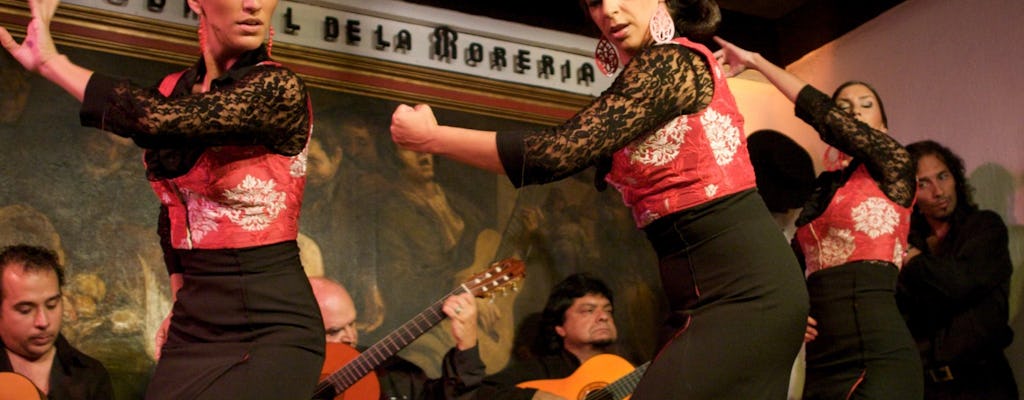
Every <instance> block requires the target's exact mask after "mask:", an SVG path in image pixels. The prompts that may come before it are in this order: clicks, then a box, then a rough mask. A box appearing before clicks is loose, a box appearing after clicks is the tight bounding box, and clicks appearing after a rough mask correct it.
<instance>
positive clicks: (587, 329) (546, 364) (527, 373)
mask: <svg viewBox="0 0 1024 400" xmlns="http://www.w3.org/2000/svg"><path fill="white" fill-rule="evenodd" d="M612 302H613V298H612V291H611V289H609V288H608V286H607V285H605V283H604V282H602V281H601V280H599V279H597V278H594V277H593V276H591V275H589V274H585V273H578V274H573V275H570V276H569V277H567V278H565V279H564V280H562V281H561V282H559V283H558V284H556V285H555V286H554V288H552V289H551V293H550V294H549V295H548V300H547V304H546V305H545V306H544V311H543V313H542V314H541V321H540V331H539V332H538V334H537V337H536V341H535V342H534V349H533V352H534V353H536V354H535V355H534V356H533V357H532V358H528V359H525V360H519V361H514V362H513V363H512V364H510V365H509V366H508V367H506V368H505V369H504V370H502V371H501V372H499V373H497V374H495V375H492V376H489V377H487V378H485V379H484V382H483V385H482V386H481V388H480V390H479V391H478V392H477V398H478V399H488V400H490V399H494V400H502V399H516V400H519V399H562V397H559V396H557V395H555V394H553V393H549V392H545V391H540V390H537V389H522V388H517V387H516V384H518V383H520V382H525V381H532V380H538V379H561V378H565V377H568V376H569V375H572V373H573V372H574V371H576V368H578V367H579V366H580V365H581V364H582V363H584V362H586V361H587V360H588V359H590V358H591V357H593V356H596V355H598V354H602V353H609V352H611V350H612V348H613V346H614V344H615V340H616V338H617V335H618V333H617V331H616V328H615V318H614V316H613V313H612V311H613V308H612Z"/></svg>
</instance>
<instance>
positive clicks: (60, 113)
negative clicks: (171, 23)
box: [0, 0, 664, 399]
mask: <svg viewBox="0 0 1024 400" xmlns="http://www.w3.org/2000/svg"><path fill="white" fill-rule="evenodd" d="M71 11H75V12H76V13H78V14H69V13H68V11H66V9H64V8H63V6H62V12H61V13H60V14H59V15H58V19H57V22H55V25H54V26H55V32H57V33H56V35H57V37H58V39H59V46H60V50H61V51H62V52H64V53H66V54H67V55H68V56H69V57H70V58H71V59H72V60H74V61H76V62H78V63H80V64H81V65H83V66H85V67H87V68H91V69H95V70H99V71H104V72H106V73H108V74H111V75H115V76H122V77H126V78H129V79H131V80H133V81H134V82H136V83H138V84H142V85H155V84H156V83H157V82H159V80H160V78H161V77H162V76H164V75H165V74H167V73H170V72H173V71H177V70H180V69H183V68H185V67H186V66H187V64H188V63H190V62H192V61H193V59H194V57H193V56H192V55H191V54H194V53H189V52H191V51H195V48H194V47H189V46H194V45H193V44H189V43H190V42H189V41H188V40H185V39H182V38H188V36H190V35H191V34H192V33H191V32H187V31H185V32H177V31H175V29H180V28H176V27H170V28H168V27H162V28H159V29H162V35H163V36H164V37H168V36H169V37H172V39H173V37H175V36H177V37H179V39H173V40H171V41H152V40H151V38H150V37H149V36H148V35H147V34H145V29H150V28H146V27H145V24H138V23H137V21H132V20H130V19H129V20H127V21H129V22H131V24H130V26H121V25H124V24H125V22H124V21H126V20H125V19H124V18H121V17H114V16H111V15H108V14H103V13H97V12H93V11H89V10H76V9H74V8H73V7H72V8H71ZM79 14H80V15H79ZM76 15H78V16H76ZM25 18H26V10H25V9H24V6H23V4H22V5H19V4H14V3H10V2H7V0H0V22H3V23H4V25H5V26H8V27H11V26H14V27H15V28H16V27H18V26H21V27H23V26H24V21H25ZM97 20H98V21H100V22H102V23H101V24H99V26H98V25H97V24H95V22H96V21H97ZM153 29H157V28H153ZM159 29H158V30H159ZM15 32H16V33H17V29H15ZM167 32H171V34H168V33H167ZM175 32H177V33H175ZM174 41H179V42H181V43H185V44H179V43H177V42H174ZM124 43H131V45H125V44H124ZM139 43H142V44H139ZM133 46H135V47H133ZM183 49H184V50H183ZM274 54H275V56H276V57H277V58H278V59H280V60H281V61H283V62H284V63H285V64H286V65H287V66H289V67H292V68H293V69H295V70H296V71H298V72H300V74H301V75H302V76H303V78H304V79H305V80H306V82H307V84H308V85H309V86H310V93H311V97H312V99H313V103H314V109H315V111H314V112H315V128H314V136H313V141H312V142H311V145H310V149H309V150H310V152H309V166H310V168H309V169H308V170H309V173H310V175H309V179H308V183H307V188H306V197H305V203H304V204H303V212H302V219H301V231H302V235H301V236H300V245H301V248H302V256H303V263H304V266H305V267H306V269H307V272H308V273H309V274H311V275H325V276H328V277H331V278H334V279H336V280H338V281H340V282H342V283H343V284H344V285H346V286H347V287H348V289H349V290H350V292H351V293H352V295H353V297H354V299H355V302H356V306H357V308H358V309H359V317H358V321H357V322H358V326H359V329H360V344H361V345H370V344H373V343H374V342H375V341H376V340H378V339H380V338H382V337H383V336H385V335H386V334H387V333H389V332H390V331H391V330H392V329H394V328H396V327H398V326H400V325H402V324H403V323H405V322H407V321H408V320H409V319H410V318H412V317H413V316H414V315H416V314H417V313H419V312H420V311H422V310H424V309H425V308H427V307H428V306H430V305H431V304H432V303H433V302H434V301H436V300H438V299H440V298H441V297H443V296H444V295H446V294H447V293H448V292H449V291H450V290H452V289H453V288H455V287H456V286H457V285H458V284H459V283H460V282H462V281H463V280H465V279H467V278H468V277H469V276H470V275H471V274H473V273H476V272H480V271H483V270H484V269H486V268H487V267H488V266H489V265H490V264H491V263H492V262H494V261H496V260H499V259H503V258H506V257H512V256H515V257H518V258H520V259H522V260H524V261H525V264H526V278H525V279H524V280H523V281H521V282H520V284H519V285H518V291H510V292H508V293H507V294H506V295H503V296H502V295H499V296H497V297H495V298H493V299H481V300H480V302H479V304H480V323H481V329H482V334H481V335H480V336H481V346H482V350H483V356H484V358H485V362H486V363H487V369H488V372H496V371H498V370H500V369H501V368H502V367H503V366H504V365H505V364H506V363H507V362H508V361H509V360H510V358H512V357H516V356H517V354H521V352H522V351H524V350H525V349H526V348H528V347H529V345H530V341H531V340H532V339H533V338H532V335H531V333H532V332H531V330H530V329H529V328H525V329H522V330H523V331H524V332H523V333H522V334H518V335H517V330H519V329H521V327H528V326H530V325H529V324H530V323H532V322H535V318H534V317H535V315H533V314H534V313H536V312H539V311H540V310H541V309H542V308H543V305H544V300H545V298H546V296H547V293H548V291H549V289H550V287H551V286H552V285H553V284H554V283H555V282H557V281H558V280H560V279H561V278H563V277H564V276H566V275H568V274H570V273H574V272H584V271H585V272H591V273H593V274H595V275H597V276H598V277H600V278H603V279H604V280H605V281H606V282H608V283H609V285H610V286H611V287H612V289H613V290H614V292H615V295H616V297H615V307H616V310H617V311H616V320H617V323H618V327H619V332H620V337H621V341H620V352H621V353H622V354H623V355H626V356H627V357H629V358H631V359H632V360H633V361H642V360H646V359H649V358H650V357H651V356H652V354H653V351H654V346H655V331H656V329H655V327H656V325H657V324H658V323H659V321H660V320H661V315H662V313H663V310H664V304H663V296H662V294H661V292H660V287H659V285H658V283H657V282H658V278H657V272H656V267H655V265H656V261H655V257H654V254H653V251H652V250H651V249H650V248H649V246H648V244H647V243H646V241H645V239H644V238H643V236H642V234H641V233H640V232H639V231H637V230H636V228H635V227H634V226H633V223H632V221H631V219H630V218H629V215H628V212H627V210H626V208H625V207H624V206H623V205H622V202H621V199H620V198H619V197H618V194H617V193H615V192H614V191H613V190H609V191H606V192H597V191H596V190H595V189H594V188H593V185H592V182H593V172H592V170H588V171H585V172H583V173H581V174H580V175H579V176H577V177H573V178H570V179H567V180H565V181H563V182H559V183H556V184H551V185H545V186H540V187H532V188H527V189H523V190H515V189H513V188H512V186H511V185H510V184H509V183H508V182H507V180H506V178H504V177H495V176H494V175H492V174H489V173H485V172H481V171H478V170H475V169H472V168H470V167H466V166H464V165H461V164H457V163H454V162H451V161H449V160H446V159H441V158H435V157H430V156H427V155H422V154H414V153H402V152H399V151H397V149H396V148H395V146H394V145H393V144H392V142H391V141H390V134H389V131H388V125H389V123H390V115H391V112H392V111H393V110H394V108H395V106H396V105H398V104H400V103H402V102H405V103H415V102H423V101H426V102H430V103H431V104H432V105H434V106H435V110H436V112H437V117H438V120H439V121H440V122H441V123H442V124H452V125H458V126H466V127H472V128H485V129H499V130H508V129H517V130H518V129H537V128H541V127H543V126H546V125H551V124H553V123H556V121H559V120H561V119H563V118H565V117H566V116H568V115H569V113H570V112H571V110H572V109H575V108H576V107H579V106H581V105H582V104H584V103H585V102H586V101H587V99H586V98H585V97H580V96H576V95H569V94H565V93H561V92H554V91H548V90H545V89H542V88H535V87H523V86H516V85H510V84H507V83H497V82H489V81H485V80H474V79H469V78H464V77H460V76H458V75H455V74H450V73H444V72H437V71H425V70H423V69H422V68H414V69H408V68H406V67H403V66H400V65H394V64H386V63H385V64H381V63H380V62H370V61H367V60H361V59H358V58H352V57H340V56H339V57H331V55H330V54H327V53H324V52H322V51H320V52H318V51H315V50H305V49H302V48H300V47H294V46H292V47H289V46H287V45H281V46H277V45H275V47H274ZM0 62H2V63H0V69H2V70H3V74H2V77H3V78H2V79H3V83H4V84H3V85H0V87H2V88H3V89H4V92H3V93H2V96H0V100H2V102H3V104H2V105H3V110H4V112H3V113H2V114H0V117H2V119H0V245H8V244H12V243H19V242H28V243H32V244H40V245H46V246H49V247H52V248H55V249H57V250H58V251H59V252H61V254H62V256H63V258H64V263H65V265H66V268H67V272H68V280H67V282H68V284H67V286H66V287H65V300H66V302H65V311H66V314H65V319H64V330H63V332H64V334H65V335H66V336H67V337H68V339H69V340H70V341H71V342H72V343H73V344H74V345H76V346H78V347H79V348H80V349H81V350H83V351H85V352H86V353H88V354H90V355H92V356H94V357H96V358H98V359H100V360H101V361H102V362H103V363H104V364H105V365H106V366H107V367H108V369H109V370H110V371H111V372H112V374H113V377H114V380H115V386H116V390H117V392H118V397H119V398H122V399H134V398H141V396H142V393H143V392H144V389H145V385H146V383H147V381H148V377H149V374H150V372H151V370H152V368H153V365H154V360H153V336H154V332H155V330H156V328H157V327H158V326H159V324H160V322H161V321H162V320H163V318H164V317H165V316H166V315H167V312H168V310H169V309H170V299H169V291H168V286H167V273H166V270H165V268H164V265H163V261H162V255H161V250H160V248H159V244H158V238H157V235H156V219H157V212H158V203H157V200H156V198H155V196H154V195H153V194H152V193H151V192H150V189H149V186H148V184H147V182H146V179H145V174H144V173H143V167H142V152H141V150H140V149H138V148H137V147H135V146H134V145H133V144H132V142H131V141H129V140H126V139H123V138H120V137H117V136H115V135H112V134H109V133H106V132H103V131H100V130H95V129H87V128H82V127H80V126H79V120H78V109H79V105H78V103H77V102H76V101H75V100H74V99H73V98H72V97H70V96H69V95H67V94H65V93H64V92H63V91H61V90H60V89H59V88H58V87H56V86H55V85H53V84H50V83H49V82H47V81H45V80H43V79H41V78H39V77H36V76H30V75H28V74H25V73H24V71H22V70H20V67H18V66H15V65H12V63H13V62H12V60H10V58H2V59H0ZM403 88H407V89H408V91H403V90H402V89H403ZM446 330H447V327H446V326H445V325H444V324H442V325H439V326H438V327H436V328H435V329H434V330H432V331H430V332H428V333H427V334H425V335H424V336H423V337H422V338H421V339H419V340H417V341H416V342H415V343H413V344H412V345H410V346H409V347H407V348H406V349H404V350H403V351H402V352H401V355H403V356H405V357H406V358H408V359H409V360H411V361H413V362H415V363H417V364H419V365H420V366H421V367H423V368H424V369H425V370H426V371H427V372H428V374H429V375H432V376H437V375H439V372H440V371H439V362H440V360H441V358H442V356H443V354H444V352H445V351H447V349H448V348H450V346H451V345H452V344H453V343H452V341H451V339H450V338H449V337H448V335H447V333H446Z"/></svg>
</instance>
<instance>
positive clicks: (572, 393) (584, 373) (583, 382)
mask: <svg viewBox="0 0 1024 400" xmlns="http://www.w3.org/2000/svg"><path fill="white" fill-rule="evenodd" d="M633 370H634V368H633V364H630V363H629V361H626V359H624V358H622V357H619V356H617V355H614V354H598V355H596V356H593V357H591V358H590V359H589V360H587V362H585V363H583V364H582V365H580V367H579V368H577V369H576V371H575V372H573V373H572V375H569V376H568V377H566V378H562V379H541V380H535V381H527V382H523V383H520V384H518V385H516V386H518V387H521V388H524V389H540V390H543V391H545V392H551V393H554V394H557V395H559V396H562V397H565V398H566V399H569V400H573V399H576V400H584V399H586V398H587V395H588V394H590V393H591V392H594V391H597V390H601V389H603V388H604V387H605V386H608V385H609V384H611V383H612V382H615V381H616V380H618V379H619V378H622V377H624V376H626V375H628V374H629V373H630V372H633ZM626 398H628V397H626Z"/></svg>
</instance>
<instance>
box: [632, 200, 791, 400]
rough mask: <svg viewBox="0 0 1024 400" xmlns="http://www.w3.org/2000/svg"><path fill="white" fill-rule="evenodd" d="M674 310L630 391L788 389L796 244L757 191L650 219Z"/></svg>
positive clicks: (723, 394) (764, 393)
mask: <svg viewBox="0 0 1024 400" xmlns="http://www.w3.org/2000/svg"><path fill="white" fill-rule="evenodd" d="M645 231H646V232H647V236H648V239H649V240H650V241H651V243H652V245H653V246H654V248H655V251H657V253H658V258H659V265H660V269H661V279H662V285H663V287H664V291H665V294H666V295H667V297H668V299H669V305H670V307H671V310H672V311H671V315H670V318H669V321H668V323H667V324H666V327H665V328H666V332H671V334H670V335H668V336H666V337H665V339H664V341H665V342H667V344H665V345H664V346H663V347H662V349H661V350H660V352H659V354H658V355H657V356H656V357H655V359H654V362H653V363H652V364H651V365H650V367H649V368H648V370H647V372H646V374H645V375H644V377H643V379H642V380H641V381H640V383H639V384H638V386H637V388H636V391H635V392H634V394H633V397H632V398H633V399H636V400H648V399H658V400H661V399H716V400H725V399H743V400H749V399H784V398H785V397H786V392H787V389H788V387H789V373H790V369H791V367H792V365H793V361H794V360H795V359H796V355H797V353H798V352H799V350H800V344H801V342H802V338H803V332H804V327H805V326H806V322H807V310H808V300H807V289H806V286H805V285H804V280H803V276H802V274H801V272H800V267H799V265H798V264H797V261H796V258H795V256H794V255H793V251H792V250H791V249H790V247H789V245H788V244H787V243H786V239H785V238H784V236H783V235H782V231H781V229H779V227H778V225H777V224H776V223H775V221H774V220H773V219H772V218H771V216H770V214H769V212H768V209H767V208H766V207H765V205H764V202H763V201H762V200H761V197H760V196H759V195H758V194H757V193H756V192H755V191H754V190H749V191H745V192H741V193H738V194H735V195H732V196H729V197H727V198H724V199H721V200H717V201H714V202H712V203H708V204H704V205H701V206H698V207H695V208H692V209H688V210H685V211H683V212H680V213H676V214H673V215H670V216H667V217H663V218H661V219H659V220H657V221H655V222H654V223H653V224H651V225H650V226H648V227H647V228H646V229H645Z"/></svg>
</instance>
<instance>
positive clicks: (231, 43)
mask: <svg viewBox="0 0 1024 400" xmlns="http://www.w3.org/2000/svg"><path fill="white" fill-rule="evenodd" d="M277 2H278V0H188V3H189V6H190V7H191V8H192V10H193V11H195V12H196V13H197V14H199V15H200V17H201V19H202V21H200V23H201V24H204V26H203V28H204V32H205V35H206V45H207V46H208V47H209V48H210V51H211V52H213V53H214V54H235V53H242V52H245V51H249V50H253V49H256V48H258V47H259V46H260V45H261V44H263V42H264V41H265V40H266V39H267V33H268V32H269V29H270V19H271V17H272V16H273V14H274V9H275V8H277Z"/></svg>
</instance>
